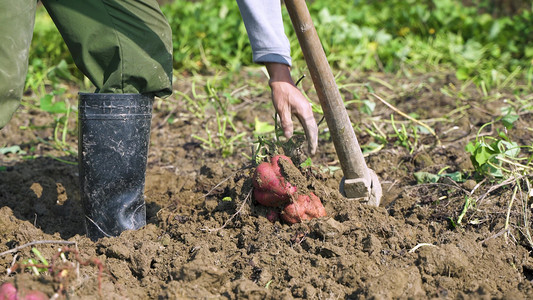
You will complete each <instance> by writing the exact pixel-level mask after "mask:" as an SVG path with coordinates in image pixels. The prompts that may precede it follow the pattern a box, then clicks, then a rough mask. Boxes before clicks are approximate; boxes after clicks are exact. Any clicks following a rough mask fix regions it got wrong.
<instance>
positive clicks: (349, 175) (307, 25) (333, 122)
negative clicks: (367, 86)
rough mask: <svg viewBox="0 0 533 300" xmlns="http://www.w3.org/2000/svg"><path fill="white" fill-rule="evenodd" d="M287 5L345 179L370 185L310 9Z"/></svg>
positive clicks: (289, 0)
mask: <svg viewBox="0 0 533 300" xmlns="http://www.w3.org/2000/svg"><path fill="white" fill-rule="evenodd" d="M285 5H286V6H287V10H288V12H289V15H290V17H291V20H292V24H293V26H294V30H295V31H296V35H297V36H298V41H299V42H300V46H301V48H302V51H303V54H304V58H305V61H306V62H307V66H308V68H309V73H310V74H311V78H312V79H313V83H314V85H315V89H316V91H317V94H318V98H319V99H320V105H321V106H322V110H323V111H324V116H325V118H326V122H327V124H328V128H329V131H330V134H331V137H332V139H333V144H334V146H335V150H336V152H337V156H338V158H339V161H340V163H341V168H342V171H343V172H344V177H346V179H356V178H363V179H367V180H368V182H370V177H369V176H370V175H369V172H368V167H367V166H366V163H365V160H364V157H363V153H362V152H361V148H360V147H359V143H358V142H357V138H356V136H355V132H354V130H353V128H352V124H351V122H350V118H349V117H348V113H347V112H346V109H345V107H344V103H343V101H342V98H341V94H340V92H339V89H338V88H337V84H336V83H335V78H334V77H333V73H332V71H331V68H330V66H329V63H328V61H327V59H326V54H325V53H324V49H323V48H322V45H321V43H320V40H319V38H318V34H317V33H316V29H315V26H314V25H313V21H312V20H311V15H310V14H309V10H308V9H307V5H306V4H305V1H304V0H285Z"/></svg>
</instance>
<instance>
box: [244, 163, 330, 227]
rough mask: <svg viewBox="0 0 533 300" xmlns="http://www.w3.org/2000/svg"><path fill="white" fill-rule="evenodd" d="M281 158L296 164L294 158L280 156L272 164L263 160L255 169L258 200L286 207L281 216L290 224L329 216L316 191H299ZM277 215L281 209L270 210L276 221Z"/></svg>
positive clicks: (268, 216)
mask: <svg viewBox="0 0 533 300" xmlns="http://www.w3.org/2000/svg"><path fill="white" fill-rule="evenodd" d="M280 160H285V161H287V162H289V163H290V164H292V161H291V159H290V158H288V157H286V156H283V155H276V156H274V157H273V158H272V161H271V162H270V163H268V162H264V163H261V164H260V165H259V166H258V167H257V169H256V170H255V173H254V176H253V186H254V198H255V200H256V201H257V202H258V203H259V204H261V205H264V206H268V207H273V208H279V209H281V210H283V212H282V213H281V219H282V220H284V221H285V222H287V223H289V224H294V223H299V222H302V221H305V220H311V219H313V218H319V217H323V216H326V210H325V209H324V206H323V205H322V202H320V199H319V198H318V197H317V196H316V195H315V194H313V193H312V192H308V194H302V193H299V192H298V187H296V186H295V185H293V184H291V183H290V182H289V181H288V180H287V178H285V177H284V176H283V174H282V173H281V168H280ZM277 217H278V212H277V211H275V210H270V211H269V212H268V215H267V218H268V220H269V221H271V222H274V221H275V220H276V219H277Z"/></svg>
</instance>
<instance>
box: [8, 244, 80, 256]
mask: <svg viewBox="0 0 533 300" xmlns="http://www.w3.org/2000/svg"><path fill="white" fill-rule="evenodd" d="M42 244H62V245H76V247H77V244H76V242H69V241H50V240H44V241H33V242H30V243H27V244H24V245H20V246H18V247H15V248H13V249H10V250H7V251H4V252H2V253H0V257H1V256H4V255H6V254H9V253H14V252H18V251H19V250H21V249H23V248H26V247H29V246H34V245H42Z"/></svg>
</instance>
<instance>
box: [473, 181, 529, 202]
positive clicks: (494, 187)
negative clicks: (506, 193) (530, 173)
mask: <svg viewBox="0 0 533 300" xmlns="http://www.w3.org/2000/svg"><path fill="white" fill-rule="evenodd" d="M523 177H524V175H520V176H517V177H515V176H512V177H509V178H507V179H506V180H504V181H503V182H502V183H499V184H496V185H493V186H491V187H490V188H489V190H488V191H486V192H485V193H484V194H483V195H482V196H481V197H479V198H478V199H477V200H476V204H480V203H481V201H483V200H484V199H485V198H486V197H487V196H488V195H489V194H490V193H492V192H493V191H495V190H497V189H499V188H501V187H502V186H506V185H509V184H511V183H513V182H514V181H516V180H519V179H522V178H523Z"/></svg>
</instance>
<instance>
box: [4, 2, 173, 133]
mask: <svg viewBox="0 0 533 300" xmlns="http://www.w3.org/2000/svg"><path fill="white" fill-rule="evenodd" d="M42 3H43V5H44V6H45V8H46V10H47V11H48V13H49V14H50V16H51V17H52V19H53V21H54V23H55V24H56V26H57V28H58V29H59V32H60V33H61V35H62V36H63V39H64V40H65V43H66V44H67V46H68V48H69V50H70V53H71V54H72V57H73V59H74V62H75V63H76V66H77V67H78V68H79V69H80V70H81V71H82V72H83V74H85V76H87V77H88V78H89V79H90V80H91V82H92V83H93V84H94V85H95V86H96V91H95V92H97V93H137V94H154V95H155V96H159V97H164V96H168V95H170V94H171V92H172V82H171V81H172V54H171V53H172V33H171V30H170V26H169V25H168V22H167V21H166V19H165V17H164V16H163V14H162V13H161V10H160V9H159V6H158V4H157V2H156V1H155V0H42ZM36 7H37V1H36V0H0V8H1V9H0V128H2V127H4V125H5V124H6V123H7V122H8V121H9V120H10V119H11V116H12V115H13V112H14V111H15V110H16V109H17V107H18V105H19V103H20V99H21V98H22V93H23V90H24V81H25V79H26V72H27V71H28V58H29V57H28V56H29V47H30V43H31V38H32V35H33V27H34V22H35V11H36Z"/></svg>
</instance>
